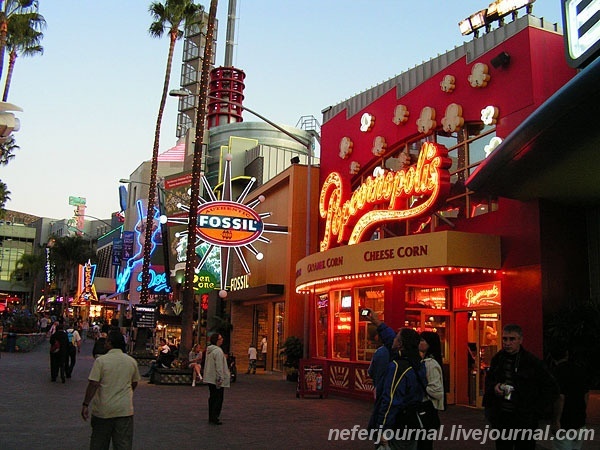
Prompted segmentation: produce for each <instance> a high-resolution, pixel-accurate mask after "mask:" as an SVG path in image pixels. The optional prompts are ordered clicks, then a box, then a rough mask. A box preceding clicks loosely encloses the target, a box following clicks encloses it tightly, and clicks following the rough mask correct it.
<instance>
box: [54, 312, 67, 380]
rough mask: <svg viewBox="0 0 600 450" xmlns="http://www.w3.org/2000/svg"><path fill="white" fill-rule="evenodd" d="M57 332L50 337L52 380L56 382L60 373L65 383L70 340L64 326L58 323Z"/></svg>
mask: <svg viewBox="0 0 600 450" xmlns="http://www.w3.org/2000/svg"><path fill="white" fill-rule="evenodd" d="M55 325H56V326H55V330H56V331H54V333H53V334H52V336H50V380H51V381H56V378H57V377H58V374H59V372H60V379H61V380H62V382H63V383H64V382H65V379H66V364H67V352H68V349H69V338H68V336H67V333H65V330H64V329H63V325H62V324H60V323H58V322H56V324H55Z"/></svg>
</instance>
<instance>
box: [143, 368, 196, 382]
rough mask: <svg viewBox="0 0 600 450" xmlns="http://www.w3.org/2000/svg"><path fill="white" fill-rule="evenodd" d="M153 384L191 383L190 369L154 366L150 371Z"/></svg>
mask: <svg viewBox="0 0 600 450" xmlns="http://www.w3.org/2000/svg"><path fill="white" fill-rule="evenodd" d="M151 381H152V382H153V383H154V384H187V385H191V384H192V369H189V368H187V369H180V368H171V369H165V368H163V367H159V368H156V369H155V370H154V372H153V373H152V380H151Z"/></svg>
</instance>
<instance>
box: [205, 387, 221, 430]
mask: <svg viewBox="0 0 600 450" xmlns="http://www.w3.org/2000/svg"><path fill="white" fill-rule="evenodd" d="M208 390H209V393H210V395H209V397H208V420H209V421H211V422H216V421H218V420H219V417H220V416H221V409H222V408H223V397H224V394H225V388H217V386H216V385H214V384H209V385H208Z"/></svg>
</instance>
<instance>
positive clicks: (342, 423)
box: [0, 340, 600, 450]
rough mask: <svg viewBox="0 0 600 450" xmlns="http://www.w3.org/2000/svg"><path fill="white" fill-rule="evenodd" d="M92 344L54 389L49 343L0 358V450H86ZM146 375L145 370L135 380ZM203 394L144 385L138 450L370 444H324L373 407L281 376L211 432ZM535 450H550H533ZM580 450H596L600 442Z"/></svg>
mask: <svg viewBox="0 0 600 450" xmlns="http://www.w3.org/2000/svg"><path fill="white" fill-rule="evenodd" d="M92 345H93V341H90V340H88V341H87V342H86V343H85V344H84V345H83V348H82V350H81V353H80V354H79V357H78V360H77V365H76V366H75V370H74V372H73V378H71V379H69V380H67V383H66V384H62V383H60V382H58V383H51V382H50V369H49V356H48V349H49V344H48V342H47V341H46V342H44V343H43V344H41V345H40V346H38V347H37V348H36V349H35V350H34V351H33V352H31V353H2V358H1V359H0V379H1V380H2V391H1V393H0V396H1V397H0V398H1V400H0V408H1V411H2V413H1V419H0V448H1V449H3V450H21V449H24V448H44V449H49V450H81V449H86V448H88V445H89V436H90V431H91V428H90V425H89V422H84V421H83V420H82V419H81V417H80V415H79V414H80V411H81V402H82V400H83V396H84V393H85V388H86V386H87V375H88V373H89V370H90V368H91V366H92V363H93V358H92V356H91V352H92ZM143 371H144V368H142V369H141V372H143ZM592 398H593V401H592V402H591V403H592V405H591V406H593V408H592V410H593V413H592V414H591V419H592V420H591V421H590V423H591V424H593V425H594V428H595V429H596V431H597V433H596V434H597V435H600V432H598V430H599V429H600V427H599V426H598V425H599V424H600V420H599V419H600V413H599V412H600V395H594V396H593V397H592ZM207 400H208V388H207V387H206V386H196V387H195V388H192V387H191V386H164V385H154V384H148V383H147V381H146V379H142V381H141V383H140V385H139V386H138V389H137V390H136V391H135V394H134V406H135V435H134V448H135V449H165V450H171V449H209V448H223V449H282V448H297V449H308V448H319V449H365V450H372V449H373V445H372V444H371V443H370V442H365V441H362V442H361V441H359V440H354V441H350V440H346V441H341V440H340V441H329V440H328V436H329V430H330V428H337V429H352V427H354V426H355V425H357V426H360V427H361V428H362V427H364V426H365V425H366V423H367V421H368V419H369V416H370V413H371V407H372V405H371V404H370V403H366V402H364V401H359V400H353V399H346V398H342V397H337V396H334V395H330V396H329V397H328V398H326V399H319V398H318V397H310V396H307V397H305V398H300V399H298V398H296V394H295V385H294V384H293V383H290V382H287V381H285V380H283V376H282V375H281V374H274V373H269V372H263V371H261V370H259V371H258V372H257V374H256V375H246V374H245V373H240V374H239V375H238V381H237V382H235V383H233V384H232V386H231V388H229V389H227V390H226V391H225V401H224V405H223V413H222V417H221V420H222V421H223V422H224V423H223V425H221V426H214V425H209V424H208V412H207V410H208V407H207ZM441 417H442V423H443V424H444V425H445V429H446V433H447V434H448V435H449V429H450V428H451V427H452V425H462V427H463V428H464V429H471V428H484V427H485V425H486V423H485V421H484V418H483V412H482V411H481V410H477V409H473V408H468V407H462V406H450V407H449V408H448V411H446V412H444V413H442V414H441ZM436 448H437V449H444V450H467V449H484V450H486V449H493V448H494V446H493V444H490V443H487V444H484V445H481V444H479V442H477V441H475V440H467V441H465V440H462V441H450V440H448V441H444V442H439V443H438V444H436ZM538 448H550V446H549V445H548V446H547V447H542V446H538ZM584 448H587V449H592V448H600V436H596V438H595V441H594V442H593V443H588V444H587V445H585V446H584Z"/></svg>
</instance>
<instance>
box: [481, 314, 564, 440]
mask: <svg viewBox="0 0 600 450" xmlns="http://www.w3.org/2000/svg"><path fill="white" fill-rule="evenodd" d="M522 342H523V330H522V328H521V327H520V326H519V325H514V324H510V325H505V326H504V328H503V330H502V350H500V351H499V352H498V353H496V355H494V357H493V358H492V361H491V363H490V368H489V370H488V373H487V375H486V378H485V394H484V396H483V406H484V407H485V414H486V418H487V419H488V420H489V422H490V424H491V426H492V428H493V429H496V430H499V432H500V433H501V434H500V436H501V438H500V439H497V440H496V449H497V450H505V449H506V450H512V449H516V450H532V449H535V444H536V442H535V439H534V438H533V436H532V435H533V432H534V430H535V429H536V428H537V427H538V422H539V419H540V417H541V416H542V414H543V412H544V411H545V410H546V409H548V408H549V407H550V405H551V404H552V403H553V402H554V400H555V399H556V397H557V396H558V385H557V383H556V381H555V380H554V378H553V377H552V375H551V374H550V372H549V371H548V369H547V368H546V367H545V366H544V363H543V362H542V361H541V360H539V359H538V358H537V357H536V356H534V355H533V354H532V353H530V352H528V351H527V350H525V349H524V348H523V345H522ZM515 430H519V432H516V431H515Z"/></svg>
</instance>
